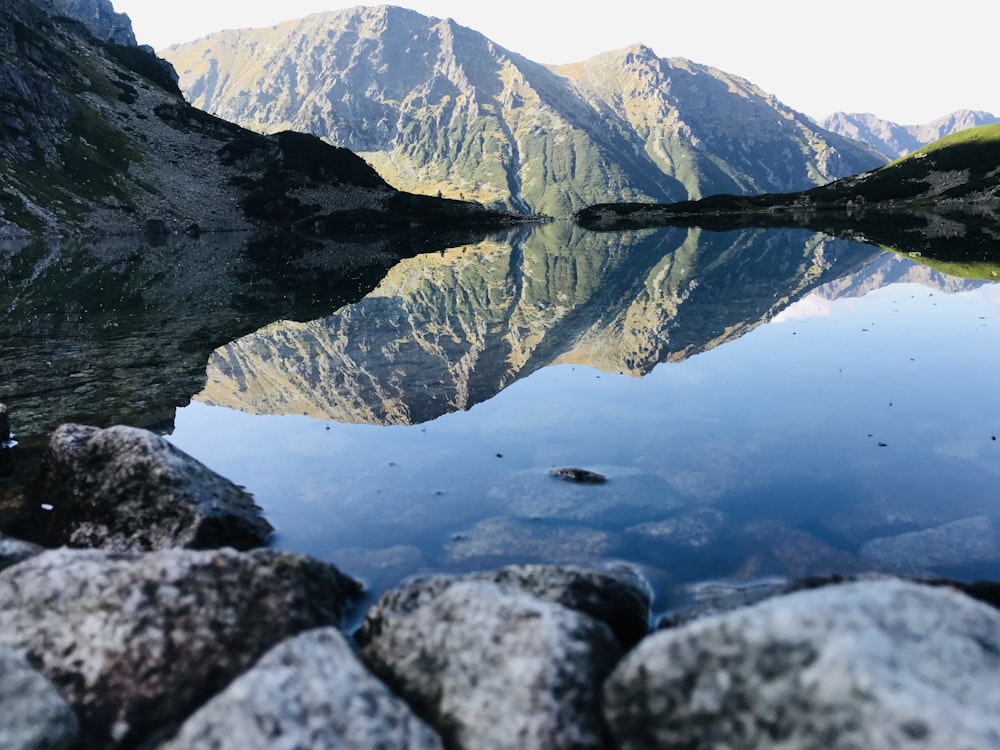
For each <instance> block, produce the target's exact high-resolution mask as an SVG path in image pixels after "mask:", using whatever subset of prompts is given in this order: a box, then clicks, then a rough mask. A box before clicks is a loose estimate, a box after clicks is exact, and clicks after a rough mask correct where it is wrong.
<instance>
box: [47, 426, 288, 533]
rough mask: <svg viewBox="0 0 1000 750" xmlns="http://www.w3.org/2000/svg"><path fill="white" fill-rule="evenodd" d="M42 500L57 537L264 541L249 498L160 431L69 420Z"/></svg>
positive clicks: (55, 447)
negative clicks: (100, 426) (87, 424)
mask: <svg viewBox="0 0 1000 750" xmlns="http://www.w3.org/2000/svg"><path fill="white" fill-rule="evenodd" d="M39 487H40V489H39V493H38V494H39V500H40V501H41V502H46V503H50V504H51V505H53V506H54V508H55V509H54V511H53V513H52V522H53V528H54V529H55V530H56V531H55V536H56V539H54V540H53V541H54V542H55V543H58V544H65V545H69V546H73V547H100V548H102V549H107V550H114V551H132V550H137V551H146V550H156V549H166V548H170V547H189V548H193V549H212V548H219V547H227V546H228V547H235V548H236V549H250V548H253V547H259V546H261V545H262V544H263V543H264V542H265V540H266V539H267V536H268V534H270V532H271V530H272V529H271V525H270V524H269V523H268V522H267V521H266V520H264V518H263V517H261V515H260V508H258V507H257V506H256V505H255V504H254V502H253V499H252V497H251V496H250V495H249V494H247V493H246V492H244V491H243V490H242V489H240V488H239V487H237V486H236V485H235V484H233V483H232V482H230V481H229V480H228V479H224V478H223V477H220V476H219V475H218V474H216V473H214V472H213V471H211V470H210V469H208V468H207V467H206V466H205V465H204V464H201V463H199V462H198V461H196V460H195V459H193V458H191V457H190V456H188V455H187V454H186V453H183V452H182V451H180V450H178V449H177V448H175V447H174V446H172V445H171V444H170V443H168V442H167V441H166V440H164V439H163V438H161V437H159V436H158V435H155V434H153V433H152V432H148V431H146V430H140V429H137V428H134V427H122V426H116V427H109V428H107V429H104V430H100V429H97V428H96V427H85V426H82V425H74V424H66V425H62V426H61V427H59V428H58V429H57V430H56V431H55V433H53V435H52V439H51V440H50V442H49V448H48V453H47V455H46V458H45V463H44V465H43V468H42V476H41V479H40V482H39Z"/></svg>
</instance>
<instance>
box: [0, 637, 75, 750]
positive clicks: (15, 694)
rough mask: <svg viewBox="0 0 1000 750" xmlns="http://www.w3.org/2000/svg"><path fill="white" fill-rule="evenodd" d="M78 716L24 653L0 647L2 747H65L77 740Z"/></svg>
mask: <svg viewBox="0 0 1000 750" xmlns="http://www.w3.org/2000/svg"><path fill="white" fill-rule="evenodd" d="M76 733H77V723H76V716H75V715H74V714H73V710H72V709H71V708H70V707H69V704H67V703H66V701H65V700H63V698H62V696H61V695H59V693H58V691H57V690H56V689H55V687H53V686H52V684H51V683H50V682H49V681H48V680H46V679H45V678H44V677H42V676H41V675H40V674H38V672H36V671H35V670H34V669H32V668H31V666H30V665H29V664H28V662H27V661H25V659H24V657H23V656H21V655H20V654H18V653H16V652H15V651H13V650H11V649H9V648H0V747H2V748H3V749H4V750H62V749H63V748H66V749H67V750H68V748H71V747H72V746H73V743H74V742H76Z"/></svg>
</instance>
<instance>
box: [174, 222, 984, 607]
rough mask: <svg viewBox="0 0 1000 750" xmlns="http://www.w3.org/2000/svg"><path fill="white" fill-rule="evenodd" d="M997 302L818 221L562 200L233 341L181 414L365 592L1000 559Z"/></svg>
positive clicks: (218, 462) (185, 439)
mask: <svg viewBox="0 0 1000 750" xmlns="http://www.w3.org/2000/svg"><path fill="white" fill-rule="evenodd" d="M916 284H923V286H917V285H916ZM942 292H945V293H944V294H943V293H942ZM851 295H864V296H858V297H852V296H851ZM998 303H1000V287H998V286H996V285H990V284H987V283H984V282H972V281H963V280H961V279H955V278H951V277H946V276H942V275H941V274H939V273H937V272H935V271H933V270H931V269H929V268H927V267H925V266H921V265H917V264H915V263H913V262H911V261H909V260H905V259H901V258H899V257H898V256H895V255H892V254H883V253H881V251H879V250H877V249H875V248H873V247H871V246H867V245H862V244H858V243H851V242H847V241H843V240H835V239H831V238H829V237H825V236H822V235H814V234H811V233H809V232H804V231H798V230H788V231H773V230H769V231H764V230H742V231H738V232H728V233H713V232H702V231H699V230H688V229H668V230H662V231H657V232H647V233H634V234H625V235H616V234H591V233H585V232H580V231H578V230H575V229H572V228H570V227H568V226H566V225H563V224H553V225H549V226H544V227H540V228H536V229H534V230H532V231H530V232H520V233H513V234H512V235H511V237H510V239H509V241H492V242H483V243H480V244H478V245H470V246H467V247H460V248H453V249H451V250H448V251H445V252H443V253H440V254H433V255H423V256H418V257H415V258H412V259H409V260H405V261H403V262H401V263H400V264H399V265H397V266H395V267H394V268H393V269H392V270H391V271H390V272H389V273H388V275H387V276H386V277H385V278H384V279H383V280H382V282H381V283H380V284H379V285H378V287H377V288H375V289H374V290H373V291H372V292H371V293H370V294H369V295H368V296H367V297H365V299H363V300H361V301H359V302H356V303H354V304H352V305H348V306H346V307H344V308H342V309H341V310H339V311H337V312H336V313H335V314H334V315H331V316H329V317H326V318H322V319H317V320H315V321H312V322H309V323H286V322H278V323H274V324H272V325H270V326H267V327H265V328H263V329H261V330H260V331H257V332H256V333H253V334H250V335H248V336H244V337H243V338H241V339H238V340H236V341H234V342H232V343H231V344H228V345H226V346H224V347H221V348H220V349H218V350H217V351H216V352H215V353H214V354H213V355H212V356H211V358H210V361H209V367H208V378H207V380H208V383H207V386H206V388H205V390H204V391H203V392H202V393H201V394H199V395H198V396H196V403H193V404H192V405H191V406H189V407H187V408H185V409H182V410H180V411H179V412H178V415H177V427H176V431H175V433H174V436H173V438H172V439H173V440H174V441H175V442H176V443H177V444H178V445H179V446H180V447H182V448H184V449H185V450H188V451H189V452H191V453H192V454H193V455H195V456H198V457H199V458H201V459H202V460H205V461H206V462H207V463H209V464H210V465H212V466H213V468H216V469H217V470H219V471H221V472H222V473H223V474H225V475H227V476H229V477H230V478H232V479H234V480H235V481H237V482H239V483H241V484H244V485H246V486H248V487H249V488H250V489H251V490H252V491H253V492H254V493H255V494H256V496H257V499H258V501H259V502H260V503H261V504H262V505H263V506H264V507H265V509H266V512H267V515H268V517H269V519H270V520H271V521H272V522H273V523H274V525H275V526H276V527H277V528H278V534H277V537H276V539H275V544H276V545H278V546H282V547H288V548H293V549H297V550H300V551H303V552H308V553H310V554H313V555H316V556H318V557H321V558H323V559H328V560H332V561H335V562H337V563H338V564H340V565H341V566H342V567H344V568H345V569H346V570H348V571H349V572H352V573H354V574H356V575H360V576H362V577H365V578H366V579H367V580H368V581H369V583H370V584H371V585H372V587H373V589H374V590H376V591H377V590H378V589H380V588H383V587H385V586H389V585H392V584H394V583H396V582H397V581H398V580H399V579H400V578H401V577H404V576H406V575H410V574H414V573H421V572H428V571H434V570H451V571H455V570H465V569H475V568H482V567H486V566H495V565H498V564H503V563H510V562H564V563H570V562H581V563H588V564H595V563H600V564H610V563H613V562H615V561H625V562H629V563H634V564H638V565H640V566H641V567H642V568H643V570H644V571H645V573H646V575H647V576H648V577H649V579H650V580H651V581H652V583H653V585H654V588H655V589H656V592H657V594H658V596H659V597H660V598H659V600H658V601H659V605H660V606H669V604H670V603H671V602H672V601H675V597H686V596H689V595H691V591H692V589H691V588H690V587H691V586H693V585H695V584H697V583H698V582H699V581H706V580H722V581H725V582H727V585H728V584H732V585H742V584H744V583H746V582H750V581H754V580H758V579H761V578H766V577H770V576H781V577H788V576H802V575H811V574H820V573H847V574H850V573H857V572H862V571H871V570H882V571H890V572H904V573H913V574H920V573H934V574H942V575H955V576H959V577H966V578H975V577H978V576H985V575H993V576H994V577H995V574H996V566H997V564H998V562H1000V515H998V514H997V512H996V510H995V504H996V493H995V487H996V486H997V479H998V477H997V475H998V474H1000V447H998V443H997V442H996V441H994V440H992V439H991V438H992V437H993V436H994V435H996V434H997V432H998V431H1000V423H998V421H997V417H996V414H997V413H998V412H997V410H996V409H995V405H994V408H990V406H989V404H990V403H991V400H992V399H994V394H995V391H996V372H997V365H998V364H1000V362H998V359H1000V355H998V354H997V349H996V346H995V345H994V344H992V343H991V342H993V338H992V335H993V334H992V330H993V329H992V328H991V326H995V325H996V322H997V313H998V312H1000V307H998ZM768 323H769V324H768ZM764 324H767V325H764ZM722 344H725V346H722ZM695 355H697V356H695ZM661 363H665V364H661ZM529 375H530V376H531V377H528V376H529ZM282 415H283V416H282ZM566 466H580V467H583V468H587V469H590V470H593V471H597V472H600V473H601V474H604V475H606V476H608V477H609V481H608V483H607V484H604V485H598V486H594V485H574V484H569V483H565V482H560V481H558V480H556V479H554V478H552V477H551V476H550V474H549V472H550V470H551V469H553V468H557V467H566Z"/></svg>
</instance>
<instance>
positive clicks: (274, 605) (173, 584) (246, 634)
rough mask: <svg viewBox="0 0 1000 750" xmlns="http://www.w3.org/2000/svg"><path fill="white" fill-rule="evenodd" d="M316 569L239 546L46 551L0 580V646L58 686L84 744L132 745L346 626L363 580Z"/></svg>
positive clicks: (310, 564) (313, 566) (326, 569)
mask: <svg viewBox="0 0 1000 750" xmlns="http://www.w3.org/2000/svg"><path fill="white" fill-rule="evenodd" d="M300 559H301V558H300ZM318 565H319V564H318V563H314V561H308V562H307V564H303V565H300V566H298V567H296V565H295V564H294V560H293V556H287V555H286V556H280V557H278V558H277V559H273V558H272V559H266V560H265V561H263V562H262V561H259V560H258V559H257V558H255V557H253V556H251V555H248V554H245V553H240V552H235V551H233V550H219V551H214V552H210V551H192V550H164V551H160V552H153V553H149V554H145V555H138V554H131V555H127V554H110V553H107V552H101V551H98V550H69V549H61V550H53V551H49V552H46V553H44V554H42V555H39V556H37V557H34V558H32V559H30V560H27V561H25V562H22V563H21V564H19V565H16V566H14V567H12V568H8V569H7V570H5V571H3V572H2V573H0V646H4V645H6V646H10V647H13V648H15V649H17V650H20V651H22V652H24V653H26V654H27V656H28V658H29V659H30V661H31V663H32V664H33V665H34V666H35V667H36V668H37V669H38V670H39V671H40V672H41V673H42V674H43V675H44V676H46V677H47V678H48V679H50V680H51V681H52V682H53V683H54V684H55V685H56V687H57V688H58V689H59V690H60V692H61V693H62V695H63V696H64V697H65V698H66V699H67V700H68V701H69V703H70V704H71V705H72V706H73V707H74V709H75V710H76V713H77V716H78V718H79V719H80V722H81V732H82V735H83V739H84V740H85V741H86V742H87V745H86V746H87V747H88V748H102V747H115V746H117V745H119V744H129V743H131V742H134V741H135V740H136V739H137V738H138V737H141V736H143V735H144V734H145V733H146V732H148V731H150V730H153V729H155V728H157V727H161V726H164V725H167V724H169V723H171V722H173V721H176V720H178V719H180V718H183V717H184V716H186V715H187V714H188V713H189V712H190V711H191V710H193V709H194V708H195V707H197V706H198V705H199V704H200V703H201V702H202V701H203V700H205V699H206V698H207V697H209V696H210V695H212V694H213V693H215V692H216V691H218V690H219V689H221V688H222V687H224V686H225V685H226V683H227V682H229V680H231V679H232V678H233V677H235V676H236V675H238V674H240V673H241V672H243V671H244V670H245V669H247V668H248V667H249V666H250V665H251V664H253V662H254V661H255V660H256V659H257V658H258V657H259V656H260V655H261V654H263V653H264V652H265V651H266V650H267V649H269V648H271V647H272V646H273V645H274V644H275V643H278V642H279V641H281V640H282V639H284V638H286V637H288V636H290V635H294V634H297V633H299V632H301V631H303V630H307V629H310V628H314V627H320V626H328V625H337V624H339V621H340V616H341V615H342V614H343V612H344V610H345V608H346V607H347V605H348V603H349V594H352V593H357V589H356V584H354V583H353V582H352V581H351V580H350V579H347V578H346V577H344V576H342V575H340V574H339V573H338V572H337V571H335V570H333V569H331V568H329V567H325V566H324V567H325V569H324V570H322V571H320V570H318V569H317V566H318Z"/></svg>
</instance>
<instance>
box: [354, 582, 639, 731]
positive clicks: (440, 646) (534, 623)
mask: <svg viewBox="0 0 1000 750" xmlns="http://www.w3.org/2000/svg"><path fill="white" fill-rule="evenodd" d="M620 655H621V650H620V648H619V647H618V645H617V643H615V640H614V637H613V636H612V634H611V631H610V630H609V629H608V628H607V626H606V625H604V624H603V623H599V622H598V621H596V620H594V619H593V618H590V617H588V616H586V615H582V614H580V613H578V612H575V611H573V610H570V609H567V608H565V607H562V606H560V605H558V604H553V603H551V602H546V601H543V600H541V599H537V598H535V597H532V596H530V595H528V594H524V593H519V592H511V591H505V590H503V589H501V588H499V587H498V586H495V585H493V584H489V583H474V582H462V583H456V584H454V585H452V586H450V587H448V588H447V590H445V591H444V592H443V593H441V594H440V595H439V596H437V597H435V598H433V599H432V600H431V601H429V602H428V603H427V604H425V605H423V606H419V607H417V608H416V609H414V610H413V611H412V612H409V613H408V614H406V615H404V616H402V617H400V618H398V619H394V620H392V621H391V622H390V623H389V624H388V626H387V627H386V628H385V629H384V630H383V631H382V632H381V633H379V634H378V635H376V636H375V637H374V638H373V639H372V640H371V641H370V642H369V643H368V644H367V645H366V646H365V647H364V649H363V650H362V658H363V659H364V661H365V663H367V664H368V666H369V667H370V668H371V669H372V670H373V671H374V672H375V674H377V675H378V676H380V677H381V678H382V679H384V680H385V681H386V682H387V683H388V684H389V685H390V687H392V688H394V689H395V690H396V691H397V692H399V693H400V694H401V695H402V696H403V697H404V698H405V699H406V700H407V702H408V703H409V704H410V705H411V706H413V708H414V709H415V710H416V711H417V712H418V713H419V714H421V715H422V716H423V717H424V718H426V719H427V720H428V721H429V722H430V723H431V724H432V725H433V726H435V727H437V728H438V730H439V731H440V732H441V735H442V737H443V739H444V741H445V745H446V746H448V747H452V748H470V749H471V748H495V749H499V748H518V749H519V750H525V749H528V748H600V747H604V744H605V743H604V737H603V729H602V727H601V722H600V716H599V694H600V684H601V682H602V680H603V678H604V677H605V675H607V673H608V672H609V671H610V670H611V669H612V667H613V666H614V664H615V663H616V661H617V660H618V658H619V657H620Z"/></svg>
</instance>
